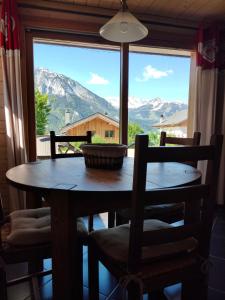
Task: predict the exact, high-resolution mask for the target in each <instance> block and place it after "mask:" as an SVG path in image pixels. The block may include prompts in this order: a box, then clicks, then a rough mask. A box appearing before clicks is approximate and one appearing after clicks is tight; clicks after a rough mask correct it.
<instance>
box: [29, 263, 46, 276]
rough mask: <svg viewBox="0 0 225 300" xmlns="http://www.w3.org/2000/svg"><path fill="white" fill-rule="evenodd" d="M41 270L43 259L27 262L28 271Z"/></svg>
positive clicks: (36, 271)
mask: <svg viewBox="0 0 225 300" xmlns="http://www.w3.org/2000/svg"><path fill="white" fill-rule="evenodd" d="M42 270H43V260H42V259H37V260H35V261H34V260H32V261H30V262H28V273H29V274H32V273H38V272H41V271H42Z"/></svg>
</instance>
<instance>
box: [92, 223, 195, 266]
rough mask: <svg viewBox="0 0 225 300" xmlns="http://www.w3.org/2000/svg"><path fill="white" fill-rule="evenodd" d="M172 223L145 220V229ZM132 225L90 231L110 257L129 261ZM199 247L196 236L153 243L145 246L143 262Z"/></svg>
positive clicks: (166, 225) (124, 261)
mask: <svg viewBox="0 0 225 300" xmlns="http://www.w3.org/2000/svg"><path fill="white" fill-rule="evenodd" d="M170 227H172V225H170V224H168V223H165V222H162V221H160V220H154V219H153V220H145V221H144V231H153V230H159V229H166V228H170ZM129 232H130V225H129V224H125V225H121V226H117V227H114V228H110V229H102V230H96V231H93V232H91V233H90V238H91V239H93V240H94V242H95V244H96V245H97V246H98V247H99V248H100V250H101V251H102V252H103V253H104V254H105V255H106V256H107V257H109V258H110V259H112V260H114V261H116V262H119V263H122V264H123V263H127V259H128V247H129ZM196 247H197V241H196V240H195V239H194V238H187V239H184V240H181V241H177V242H173V243H167V244H160V245H151V246H148V247H143V251H142V259H143V262H152V261H156V260H159V259H162V258H163V257H168V256H174V255H176V254H178V253H184V252H191V251H193V250H194V249H196Z"/></svg>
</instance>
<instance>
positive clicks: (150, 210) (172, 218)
mask: <svg viewBox="0 0 225 300" xmlns="http://www.w3.org/2000/svg"><path fill="white" fill-rule="evenodd" d="M200 139H201V133H200V132H194V134H193V137H192V138H180V137H170V136H167V135H166V132H164V131H162V132H161V135H160V146H167V145H179V146H198V145H199V144H200ZM184 163H185V164H188V165H191V166H192V167H195V168H197V163H198V161H197V160H196V159H195V160H194V161H191V162H190V161H185V162H184ZM130 216H131V214H130V210H129V209H123V210H119V211H117V212H116V225H121V224H125V223H128V222H129V220H130ZM183 216H184V205H183V204H182V203H170V204H163V205H147V206H146V207H145V210H144V218H145V219H155V218H157V219H160V220H162V221H165V222H168V223H173V222H176V221H179V220H181V219H183Z"/></svg>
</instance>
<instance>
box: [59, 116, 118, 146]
mask: <svg viewBox="0 0 225 300" xmlns="http://www.w3.org/2000/svg"><path fill="white" fill-rule="evenodd" d="M87 131H92V136H99V137H100V138H102V139H103V140H105V141H106V142H107V143H118V142H119V123H118V121H116V120H114V119H112V118H110V117H109V116H107V115H103V114H101V113H95V114H93V115H90V116H88V117H86V118H83V119H80V120H78V121H76V122H74V123H72V124H68V125H67V126H65V127H63V128H62V129H61V133H62V134H65V135H85V134H86V132H87Z"/></svg>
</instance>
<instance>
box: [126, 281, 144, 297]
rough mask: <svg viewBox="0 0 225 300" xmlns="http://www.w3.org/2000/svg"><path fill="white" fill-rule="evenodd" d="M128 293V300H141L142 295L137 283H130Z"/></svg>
mask: <svg viewBox="0 0 225 300" xmlns="http://www.w3.org/2000/svg"><path fill="white" fill-rule="evenodd" d="M127 292H128V300H140V299H141V296H142V295H141V294H140V287H139V286H138V285H137V283H135V282H131V283H129V285H128V287H127Z"/></svg>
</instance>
